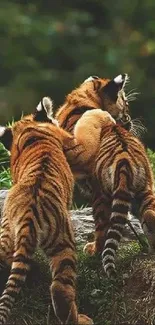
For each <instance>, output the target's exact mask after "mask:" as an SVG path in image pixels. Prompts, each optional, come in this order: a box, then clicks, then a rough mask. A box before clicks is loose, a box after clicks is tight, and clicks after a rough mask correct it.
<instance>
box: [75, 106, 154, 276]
mask: <svg viewBox="0 0 155 325" xmlns="http://www.w3.org/2000/svg"><path fill="white" fill-rule="evenodd" d="M74 135H75V137H76V139H77V141H78V142H79V143H80V144H81V145H83V147H84V149H85V150H84V151H81V153H80V154H78V157H77V161H78V164H79V162H80V161H81V162H84V163H85V166H87V170H88V172H89V174H90V175H91V177H92V179H94V182H95V181H96V180H97V182H98V184H99V186H100V188H101V191H102V198H103V205H102V216H103V218H104V217H105V218H108V230H107V233H106V236H105V237H104V238H102V237H100V239H101V240H102V241H103V242H102V245H103V243H104V247H103V249H102V261H103V266H104V269H105V272H106V273H107V275H108V276H109V277H110V276H113V275H114V274H115V253H116V250H117V247H118V244H119V241H120V239H121V237H122V233H123V229H124V225H125V224H126V220H127V218H128V212H129V210H130V208H131V204H132V200H133V199H135V200H136V201H137V202H138V204H139V218H140V222H141V224H142V228H143V230H144V232H145V234H146V236H147V237H148V240H149V243H150V246H151V248H153V249H155V195H154V192H153V173H152V169H151V166H150V163H149V160H148V158H147V154H146V151H145V148H144V146H143V145H142V143H141V142H140V140H139V139H138V138H137V137H135V136H133V135H132V134H131V133H130V132H129V131H127V130H125V129H124V128H123V127H122V126H120V125H118V124H116V122H115V120H114V119H113V118H112V117H111V115H110V114H109V113H108V112H103V111H102V110H101V109H94V110H90V111H87V112H86V113H84V114H83V116H82V117H81V118H80V119H79V120H78V122H77V123H76V126H75V128H74ZM69 152H70V157H69V159H70V161H71V160H72V159H73V162H74V166H75V161H76V155H75V153H74V149H73V150H70V151H69ZM87 170H86V171H87ZM98 223H100V220H98ZM101 229H102V220H101ZM94 245H95V243H90V244H89V243H88V244H87V247H86V249H87V250H88V251H89V250H90V251H91V249H92V246H93V247H94Z"/></svg>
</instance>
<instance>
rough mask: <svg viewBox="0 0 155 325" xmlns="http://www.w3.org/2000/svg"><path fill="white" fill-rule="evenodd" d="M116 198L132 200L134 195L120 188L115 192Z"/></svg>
mask: <svg viewBox="0 0 155 325" xmlns="http://www.w3.org/2000/svg"><path fill="white" fill-rule="evenodd" d="M114 197H115V200H117V199H120V200H122V201H126V202H128V201H131V199H132V195H131V194H130V193H129V192H126V191H125V190H123V189H122V190H121V189H118V190H117V192H115V196H114Z"/></svg>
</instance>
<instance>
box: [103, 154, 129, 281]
mask: <svg viewBox="0 0 155 325" xmlns="http://www.w3.org/2000/svg"><path fill="white" fill-rule="evenodd" d="M132 179H133V177H132V170H131V168H130V164H129V162H128V160H126V159H123V160H120V161H119V162H118V164H117V167H116V171H115V176H114V193H113V201H112V210H111V218H110V223H111V226H110V228H109V230H108V232H107V235H106V240H105V245H104V249H103V252H102V262H103V267H104V270H105V272H106V274H107V275H108V277H115V275H116V271H115V254H116V250H117V248H118V245H119V242H120V240H121V237H122V233H123V229H124V226H125V224H126V220H127V217H128V211H129V209H130V207H131V200H132V184H133V183H132Z"/></svg>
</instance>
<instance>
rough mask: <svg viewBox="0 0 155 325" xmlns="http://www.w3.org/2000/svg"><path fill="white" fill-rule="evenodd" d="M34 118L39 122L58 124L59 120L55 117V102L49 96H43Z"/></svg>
mask: <svg viewBox="0 0 155 325" xmlns="http://www.w3.org/2000/svg"><path fill="white" fill-rule="evenodd" d="M34 120H35V121H38V122H49V123H53V124H55V125H56V126H58V125H59V124H58V121H57V120H55V119H54V118H53V103H52V100H51V99H50V98H49V97H43V98H42V100H41V101H40V103H39V104H38V106H37V107H36V111H35V113H34Z"/></svg>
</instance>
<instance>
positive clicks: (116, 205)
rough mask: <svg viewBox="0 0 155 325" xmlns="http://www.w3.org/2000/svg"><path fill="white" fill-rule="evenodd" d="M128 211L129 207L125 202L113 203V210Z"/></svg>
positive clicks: (118, 211)
mask: <svg viewBox="0 0 155 325" xmlns="http://www.w3.org/2000/svg"><path fill="white" fill-rule="evenodd" d="M128 211H129V207H128V206H126V205H124V204H123V203H114V205H112V210H111V212H116V213H124V214H127V213H128Z"/></svg>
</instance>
